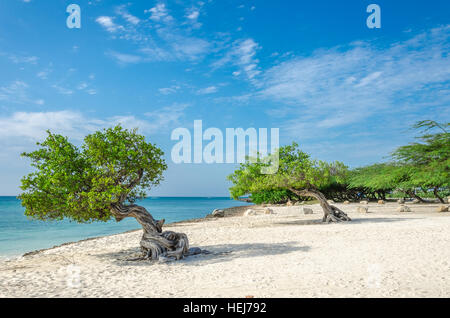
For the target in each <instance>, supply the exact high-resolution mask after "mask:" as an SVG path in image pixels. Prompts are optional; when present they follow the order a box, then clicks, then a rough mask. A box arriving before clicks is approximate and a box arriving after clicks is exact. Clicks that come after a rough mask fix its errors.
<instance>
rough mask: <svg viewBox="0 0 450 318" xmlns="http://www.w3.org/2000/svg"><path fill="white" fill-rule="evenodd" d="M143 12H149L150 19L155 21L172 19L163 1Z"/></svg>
mask: <svg viewBox="0 0 450 318" xmlns="http://www.w3.org/2000/svg"><path fill="white" fill-rule="evenodd" d="M145 13H150V19H151V20H153V21H157V22H160V21H163V22H166V23H167V22H170V21H172V20H173V18H172V16H170V15H169V13H168V11H167V8H166V5H165V4H164V3H158V4H156V6H154V7H153V8H151V9H149V10H145Z"/></svg>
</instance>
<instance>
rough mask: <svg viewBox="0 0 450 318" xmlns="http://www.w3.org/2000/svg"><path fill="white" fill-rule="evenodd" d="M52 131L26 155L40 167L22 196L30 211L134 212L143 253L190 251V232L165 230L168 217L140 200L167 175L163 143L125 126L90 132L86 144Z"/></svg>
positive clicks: (87, 215) (39, 214)
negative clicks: (157, 214) (163, 217)
mask: <svg viewBox="0 0 450 318" xmlns="http://www.w3.org/2000/svg"><path fill="white" fill-rule="evenodd" d="M47 133H48V136H47V138H46V140H45V141H44V142H42V143H38V146H39V149H38V150H36V151H33V152H29V153H23V154H22V156H24V157H27V158H29V159H31V161H32V164H31V165H32V166H33V167H34V168H35V169H34V172H32V173H30V174H28V175H27V176H25V177H23V178H22V186H21V188H22V190H23V191H24V192H23V193H22V194H20V196H19V198H20V200H21V201H22V205H23V206H24V207H25V215H27V216H30V217H32V218H35V219H39V220H62V219H64V218H67V219H70V220H74V221H76V222H79V223H88V222H93V221H108V220H110V219H111V218H115V219H116V221H121V220H122V219H124V218H126V217H134V218H136V220H137V221H138V222H139V223H140V224H141V226H142V228H143V231H144V233H143V236H142V239H141V242H140V246H141V249H142V251H143V253H144V254H143V258H149V259H158V258H159V257H160V256H166V257H172V258H176V259H179V258H182V257H183V256H184V255H186V254H188V252H189V251H188V249H189V242H188V238H187V236H186V235H185V234H183V233H175V232H171V231H165V232H163V231H162V226H163V224H164V220H159V221H157V220H155V219H154V218H153V217H152V215H151V214H150V213H149V212H148V211H147V210H146V209H145V208H144V207H141V206H138V205H136V204H134V202H135V201H136V200H137V199H140V198H144V197H145V196H146V191H147V190H149V189H150V188H151V187H153V186H157V185H158V184H159V183H160V182H161V180H162V179H163V175H162V173H163V171H164V170H165V169H166V168H167V165H166V164H165V162H164V159H163V158H162V156H163V152H162V151H161V150H160V149H159V148H157V147H156V146H155V145H153V144H151V143H148V142H146V141H145V138H144V136H142V135H139V134H137V133H136V130H126V129H123V128H122V127H120V126H116V127H114V128H109V129H104V130H102V131H98V132H95V133H93V134H91V135H88V136H86V137H85V139H84V144H83V145H82V147H81V148H77V147H76V146H74V145H73V144H72V143H70V142H69V141H68V139H67V138H66V137H63V136H61V135H58V134H52V133H51V132H50V131H47Z"/></svg>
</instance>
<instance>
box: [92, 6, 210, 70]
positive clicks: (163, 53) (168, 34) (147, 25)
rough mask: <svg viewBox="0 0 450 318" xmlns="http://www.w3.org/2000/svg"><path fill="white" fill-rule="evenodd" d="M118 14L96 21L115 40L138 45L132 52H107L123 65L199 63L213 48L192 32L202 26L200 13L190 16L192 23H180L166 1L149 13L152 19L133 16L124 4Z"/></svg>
mask: <svg viewBox="0 0 450 318" xmlns="http://www.w3.org/2000/svg"><path fill="white" fill-rule="evenodd" d="M115 13H116V15H117V16H100V17H98V18H97V19H96V21H97V22H98V23H99V24H100V25H101V26H102V27H103V28H104V29H105V30H106V31H108V33H110V36H111V38H113V39H117V40H126V41H130V42H132V43H133V44H134V45H135V48H134V49H132V50H131V51H129V52H116V51H114V52H111V51H108V52H107V54H108V55H109V56H110V57H112V58H113V59H114V60H115V61H116V62H118V63H119V64H122V65H124V64H133V63H148V62H159V61H196V60H198V59H201V58H202V57H204V56H205V55H206V54H207V53H208V52H210V51H211V49H212V45H211V44H210V43H209V41H208V40H205V39H202V38H199V37H196V36H193V35H192V33H191V31H192V29H194V28H195V27H194V25H195V24H196V23H198V22H197V18H198V15H199V11H198V10H196V11H195V12H194V11H191V12H190V14H188V15H187V19H188V20H189V21H190V22H189V23H181V22H178V21H177V19H175V18H174V17H173V16H172V15H170V13H169V9H168V8H167V6H166V4H164V3H162V2H159V3H157V4H156V5H155V6H154V7H152V8H150V9H148V10H145V14H146V15H149V17H148V18H146V17H142V18H139V17H136V16H134V15H131V14H130V13H129V12H128V11H127V7H126V6H124V5H122V6H119V7H116V10H115ZM183 19H185V18H183ZM116 20H117V21H118V22H115V21H116Z"/></svg>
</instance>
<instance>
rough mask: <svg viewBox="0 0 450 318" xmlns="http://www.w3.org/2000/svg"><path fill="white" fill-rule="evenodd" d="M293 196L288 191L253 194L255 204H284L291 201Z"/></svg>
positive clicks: (264, 191) (265, 191) (276, 190)
mask: <svg viewBox="0 0 450 318" xmlns="http://www.w3.org/2000/svg"><path fill="white" fill-rule="evenodd" d="M291 197H292V194H291V192H290V191H288V190H286V189H275V190H263V191H259V192H253V193H252V195H251V197H250V198H251V199H252V202H253V203H255V204H261V203H282V202H287V201H288V200H289V199H291Z"/></svg>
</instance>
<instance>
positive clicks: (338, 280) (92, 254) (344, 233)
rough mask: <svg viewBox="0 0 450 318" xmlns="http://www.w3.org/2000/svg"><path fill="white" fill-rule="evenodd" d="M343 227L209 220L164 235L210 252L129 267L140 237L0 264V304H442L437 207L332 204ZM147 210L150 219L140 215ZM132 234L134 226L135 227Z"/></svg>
mask: <svg viewBox="0 0 450 318" xmlns="http://www.w3.org/2000/svg"><path fill="white" fill-rule="evenodd" d="M337 206H338V207H339V208H341V209H342V210H344V211H346V212H348V214H349V216H350V217H351V218H352V219H353V221H352V222H349V223H339V224H321V223H320V220H321V217H322V211H321V209H320V207H319V206H318V205H317V204H316V205H311V206H308V207H311V208H312V209H313V210H314V214H311V215H305V214H304V213H303V212H302V206H292V207H280V206H277V207H272V209H273V211H274V214H270V215H266V214H262V213H263V212H262V209H258V211H260V212H259V214H258V215H255V216H234V217H225V218H211V219H206V220H204V221H201V222H186V223H180V224H174V225H169V226H166V227H165V229H171V230H175V231H177V232H184V233H186V234H187V235H188V237H189V240H190V244H191V246H192V247H200V248H202V249H206V250H208V251H210V252H211V254H209V255H203V254H202V255H196V256H190V257H188V258H185V259H183V260H181V261H174V262H170V263H152V262H149V261H129V260H127V259H131V258H132V257H135V256H136V255H137V253H138V252H139V248H138V246H139V240H140V235H141V231H135V232H129V233H123V234H118V235H112V236H107V237H101V238H96V239H92V240H86V241H80V242H76V243H72V244H67V245H63V246H60V247H56V248H52V249H48V250H45V251H41V252H38V253H35V254H33V255H29V256H25V257H21V258H19V259H15V260H10V261H2V262H1V263H0V296H1V297H245V296H254V297H450V248H449V247H450V213H449V212H444V213H437V212H436V207H437V206H438V204H426V205H425V204H411V205H409V206H410V207H411V209H412V212H396V208H397V207H398V204H397V203H387V204H384V205H378V204H376V203H370V204H369V205H368V207H369V212H370V213H367V214H361V213H357V212H356V209H357V207H358V206H359V204H349V205H343V204H337ZM150 212H151V211H150ZM137 226H138V225H137Z"/></svg>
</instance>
